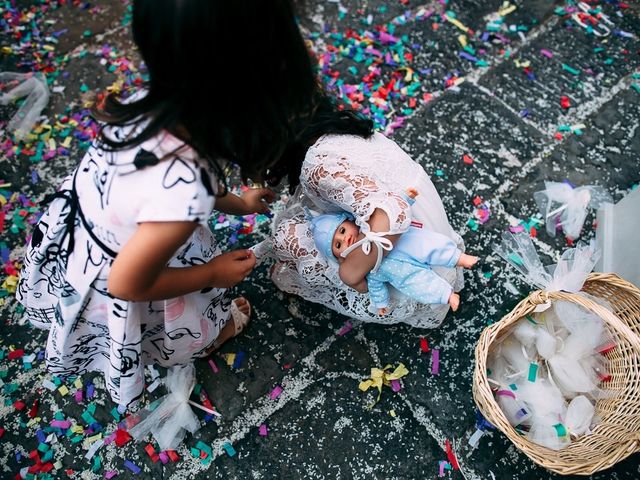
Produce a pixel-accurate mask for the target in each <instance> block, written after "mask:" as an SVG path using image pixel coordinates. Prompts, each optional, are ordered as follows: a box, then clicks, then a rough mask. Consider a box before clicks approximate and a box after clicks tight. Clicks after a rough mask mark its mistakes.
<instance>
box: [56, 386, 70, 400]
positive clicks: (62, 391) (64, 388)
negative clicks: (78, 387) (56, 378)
mask: <svg viewBox="0 0 640 480" xmlns="http://www.w3.org/2000/svg"><path fill="white" fill-rule="evenodd" d="M58 391H59V392H60V395H62V396H63V397H64V396H65V395H67V394H68V393H69V389H68V388H67V386H66V385H60V388H58Z"/></svg>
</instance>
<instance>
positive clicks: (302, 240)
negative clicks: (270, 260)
mask: <svg viewBox="0 0 640 480" xmlns="http://www.w3.org/2000/svg"><path fill="white" fill-rule="evenodd" d="M298 132H299V133H298V135H297V137H296V138H297V141H296V142H295V143H293V144H292V145H291V146H290V147H289V148H288V149H287V151H286V152H285V155H283V156H282V158H281V160H280V161H279V162H278V164H276V165H275V166H274V167H273V168H272V169H271V171H270V172H269V173H270V176H269V177H270V180H269V182H270V183H271V184H272V185H274V184H277V183H278V182H279V181H280V180H281V179H282V178H283V177H284V176H288V178H289V182H290V184H291V190H292V192H293V196H292V198H291V199H290V200H289V202H288V204H287V208H286V209H285V210H284V211H283V212H282V213H280V214H279V215H278V216H277V217H276V219H275V229H274V236H273V253H274V255H275V257H276V264H275V266H274V268H273V270H272V279H273V281H274V282H275V284H276V285H277V286H278V287H279V288H280V289H281V290H284V291H285V292H288V293H292V294H296V295H299V296H301V297H303V298H305V299H307V300H310V301H313V302H317V303H321V304H323V305H326V306H327V307H329V308H332V309H334V310H336V311H337V312H339V313H342V314H344V315H347V316H350V317H352V318H358V319H361V320H364V321H368V322H376V323H386V324H389V323H396V322H405V323H408V324H410V325H413V326H418V327H436V326H438V325H439V324H440V323H441V322H442V319H443V318H444V316H445V315H446V313H447V311H448V308H449V306H448V305H429V304H423V303H421V302H418V301H416V300H415V299H409V298H408V297H404V298H402V299H400V300H398V301H395V300H394V301H393V302H392V303H391V304H390V307H389V311H388V313H387V314H386V315H384V316H380V315H378V312H377V311H376V309H374V308H371V305H370V299H369V295H363V293H365V292H367V284H366V276H367V274H368V273H369V272H370V271H371V269H372V268H373V267H374V266H375V264H376V262H377V259H378V253H379V252H381V254H382V255H386V254H387V251H386V250H381V248H382V245H383V242H382V241H381V240H380V239H382V238H384V239H385V240H386V241H388V242H391V243H392V244H394V243H395V242H396V241H397V240H398V236H399V235H400V234H401V233H403V232H405V231H406V230H407V229H408V228H409V225H410V224H411V222H412V221H416V222H418V223H420V224H421V225H423V226H424V228H426V229H428V230H430V231H432V232H436V233H439V234H441V235H444V236H446V237H447V238H449V239H450V240H452V241H453V242H454V243H455V244H456V246H457V248H459V249H460V250H462V251H464V243H463V242H462V239H461V238H460V236H459V235H458V234H457V233H456V232H454V230H453V229H452V228H451V225H449V221H448V219H447V214H446V213H445V210H444V207H443V205H442V201H441V200H440V197H439V195H438V193H437V192H436V190H435V187H434V186H433V183H432V182H431V180H430V179H429V176H428V175H427V174H426V172H425V171H424V169H423V168H422V166H421V165H419V164H418V163H416V162H414V161H413V160H412V159H411V157H409V155H407V153H406V152H404V151H403V150H402V149H401V148H400V147H399V146H398V145H397V144H396V143H395V142H393V141H392V140H390V139H388V138H386V137H385V136H384V135H382V134H380V133H373V128H372V122H371V121H370V120H368V119H366V118H363V117H362V116H359V115H357V114H356V113H355V112H353V111H350V110H343V109H340V108H338V107H337V106H336V105H335V104H333V103H332V102H331V101H330V100H329V99H328V98H324V99H323V100H322V101H321V102H320V103H319V105H318V107H317V108H316V109H315V111H314V114H313V116H312V118H311V119H309V120H308V121H306V122H305V123H303V124H301V126H300V127H299V130H298ZM298 184H299V186H298ZM407 185H412V186H414V187H415V188H416V189H417V190H418V191H419V192H420V195H419V196H418V197H417V199H416V203H415V204H414V205H412V206H410V205H409V203H408V202H407V201H406V200H405V199H404V198H403V197H402V193H401V192H402V191H403V190H404V189H405V188H406V186H407ZM294 189H295V190H294ZM305 207H307V208H309V209H311V210H315V211H316V212H319V213H340V212H343V211H346V212H348V213H350V214H351V215H353V217H354V218H355V223H356V225H357V226H358V227H359V228H360V229H361V230H362V232H363V233H365V234H370V237H371V239H372V240H371V241H369V242H368V245H367V248H365V249H360V248H358V249H356V250H354V251H352V252H351V253H349V254H348V256H347V257H346V258H345V260H344V262H342V263H340V264H339V265H338V263H337V262H328V261H327V259H326V258H325V257H324V255H322V254H320V252H319V251H318V249H317V248H316V245H315V244H314V239H313V234H312V232H311V223H310V222H309V220H308V218H307V215H306V212H305ZM366 252H368V253H366ZM433 270H434V271H435V272H436V273H437V274H438V275H439V276H440V277H442V278H443V279H444V280H446V281H447V282H448V283H449V284H450V285H451V286H452V288H453V291H456V292H457V291H459V290H460V289H461V288H462V285H463V279H462V268H461V267H456V268H447V267H434V269H433Z"/></svg>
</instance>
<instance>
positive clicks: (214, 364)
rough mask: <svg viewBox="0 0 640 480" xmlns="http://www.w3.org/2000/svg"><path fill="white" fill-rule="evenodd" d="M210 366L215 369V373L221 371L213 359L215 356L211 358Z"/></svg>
mask: <svg viewBox="0 0 640 480" xmlns="http://www.w3.org/2000/svg"><path fill="white" fill-rule="evenodd" d="M209 366H210V367H211V370H213V373H218V372H219V371H220V369H219V368H218V366H217V365H216V362H214V361H213V358H210V359H209Z"/></svg>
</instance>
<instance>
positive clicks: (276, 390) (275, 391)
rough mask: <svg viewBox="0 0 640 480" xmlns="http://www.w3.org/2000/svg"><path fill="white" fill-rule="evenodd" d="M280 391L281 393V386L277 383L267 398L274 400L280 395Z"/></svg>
mask: <svg viewBox="0 0 640 480" xmlns="http://www.w3.org/2000/svg"><path fill="white" fill-rule="evenodd" d="M281 393H282V387H281V386H280V385H278V386H277V387H276V388H274V389H273V390H271V393H270V394H269V398H271V400H275V399H276V398H278V397H279V396H280V394H281Z"/></svg>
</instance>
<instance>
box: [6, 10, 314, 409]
mask: <svg viewBox="0 0 640 480" xmlns="http://www.w3.org/2000/svg"><path fill="white" fill-rule="evenodd" d="M133 36H134V39H135V42H136V44H137V45H138V47H139V49H140V53H141V55H142V57H143V59H144V61H145V63H146V65H147V68H148V71H149V83H148V86H147V89H146V90H145V92H143V93H142V94H141V95H136V96H134V97H133V98H130V99H128V101H124V102H120V101H118V100H117V99H116V98H114V97H109V98H108V100H107V102H106V104H105V106H104V108H103V110H102V111H101V112H100V113H101V116H100V118H101V119H103V120H104V121H105V122H106V124H105V126H104V128H103V129H102V131H101V134H100V137H99V139H98V140H97V141H96V142H95V144H94V145H93V146H92V147H91V148H90V150H89V151H88V152H87V154H86V155H85V157H84V158H83V159H82V161H81V162H80V164H79V166H78V167H77V168H76V170H75V171H74V172H73V173H72V174H71V175H70V176H69V177H68V178H67V179H66V180H65V181H64V183H63V185H62V187H61V189H60V191H59V192H57V193H56V194H55V195H54V196H53V199H52V201H51V203H50V204H49V208H48V211H47V212H46V213H45V214H44V215H43V217H42V219H41V221H40V223H39V224H38V226H37V228H36V230H35V231H34V234H33V236H32V240H31V242H30V244H29V245H28V248H27V253H26V258H25V263H24V269H23V272H22V275H21V279H20V284H19V287H18V291H17V297H18V300H19V301H20V302H21V303H22V304H23V305H24V306H25V307H26V317H27V318H28V319H29V320H30V321H31V322H32V323H33V324H34V325H35V326H38V327H41V328H47V329H50V333H49V337H48V342H47V348H46V362H47V366H48V368H49V370H50V372H51V373H53V374H56V375H62V376H66V375H79V374H83V373H85V372H88V371H101V372H103V373H104V375H105V379H106V386H107V389H108V391H109V393H110V394H111V397H112V399H113V400H114V401H115V402H117V403H119V404H124V405H129V404H131V403H132V402H134V401H135V400H136V399H138V398H139V397H140V395H141V394H142V391H143V385H144V365H145V364H147V363H153V362H156V363H159V364H160V365H162V366H166V367H168V366H171V365H175V364H181V363H187V362H190V361H191V360H192V359H193V358H195V357H198V356H203V355H206V354H208V353H209V352H210V351H211V350H213V349H215V348H217V347H218V346H219V345H220V344H221V343H222V342H223V341H225V340H226V339H228V338H229V337H231V336H233V335H236V334H238V333H239V331H240V330H241V329H242V328H243V327H244V326H245V325H246V322H247V321H248V315H249V313H250V310H249V304H248V302H247V301H246V300H245V299H242V298H239V299H236V300H234V303H231V301H230V299H228V298H227V296H226V293H225V289H226V288H228V287H232V286H233V285H236V284H237V283H238V282H240V281H242V279H244V278H245V277H246V276H247V275H248V274H249V273H250V272H251V270H252V268H253V266H254V264H255V257H254V256H253V255H252V254H251V252H250V251H247V250H239V251H233V252H227V253H224V254H221V252H220V249H219V247H218V246H217V245H216V243H215V241H214V238H213V236H212V234H211V232H210V230H209V229H208V228H207V220H208V218H209V216H210V215H211V214H212V210H213V208H214V207H215V209H217V210H220V211H222V212H226V213H230V214H237V215H242V214H248V213H252V212H266V211H267V210H268V207H267V205H266V203H265V201H266V202H269V201H271V200H272V198H273V197H272V195H273V194H272V192H271V191H270V190H267V189H252V190H249V191H247V192H246V193H245V194H244V195H243V196H242V197H237V196H235V195H233V194H231V193H230V192H228V191H227V189H226V187H225V177H224V174H223V167H224V165H225V163H224V161H223V160H222V159H225V160H231V161H233V162H235V163H236V164H238V165H239V166H240V167H241V173H242V174H243V176H244V177H251V178H254V179H258V180H259V179H260V173H261V172H263V171H264V170H265V169H266V168H267V167H268V166H269V163H270V161H271V159H272V158H275V157H277V156H278V155H279V153H280V145H281V144H285V143H287V142H288V141H289V136H290V132H291V126H290V124H289V122H291V121H294V120H296V119H297V118H299V117H301V116H304V115H308V111H309V109H310V106H309V99H311V98H313V97H314V95H315V93H314V92H315V90H316V84H315V78H314V73H313V69H312V66H311V61H310V58H309V56H308V54H307V51H306V48H305V45H304V41H303V39H302V37H301V35H300V33H299V31H298V28H297V24H296V22H295V18H294V14H293V11H292V7H291V4H290V2H289V0H272V1H265V0H253V1H251V0H226V1H218V2H211V1H209V0H180V1H179V0H135V1H134V3H133ZM258 44H259V45H260V49H259V51H258V50H256V49H255V48H254V46H255V45H258ZM220 45H225V47H224V48H219V46H220ZM240 45H249V48H248V49H247V50H244V49H242V48H240ZM203 63H208V64H209V65H210V66H213V69H214V71H215V72H216V74H215V75H212V76H207V77H204V76H203V72H205V71H206V69H204V68H202V64H203ZM247 67H250V68H251V69H252V71H258V72H260V81H259V82H254V81H253V80H251V81H249V80H248V77H249V75H246V74H244V73H243V71H244V70H245V69H246V68H247ZM254 69H255V70H254ZM209 71H210V70H209ZM230 77H232V78H233V81H229V80H230ZM230 311H231V312H230ZM230 317H231V321H230Z"/></svg>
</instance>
